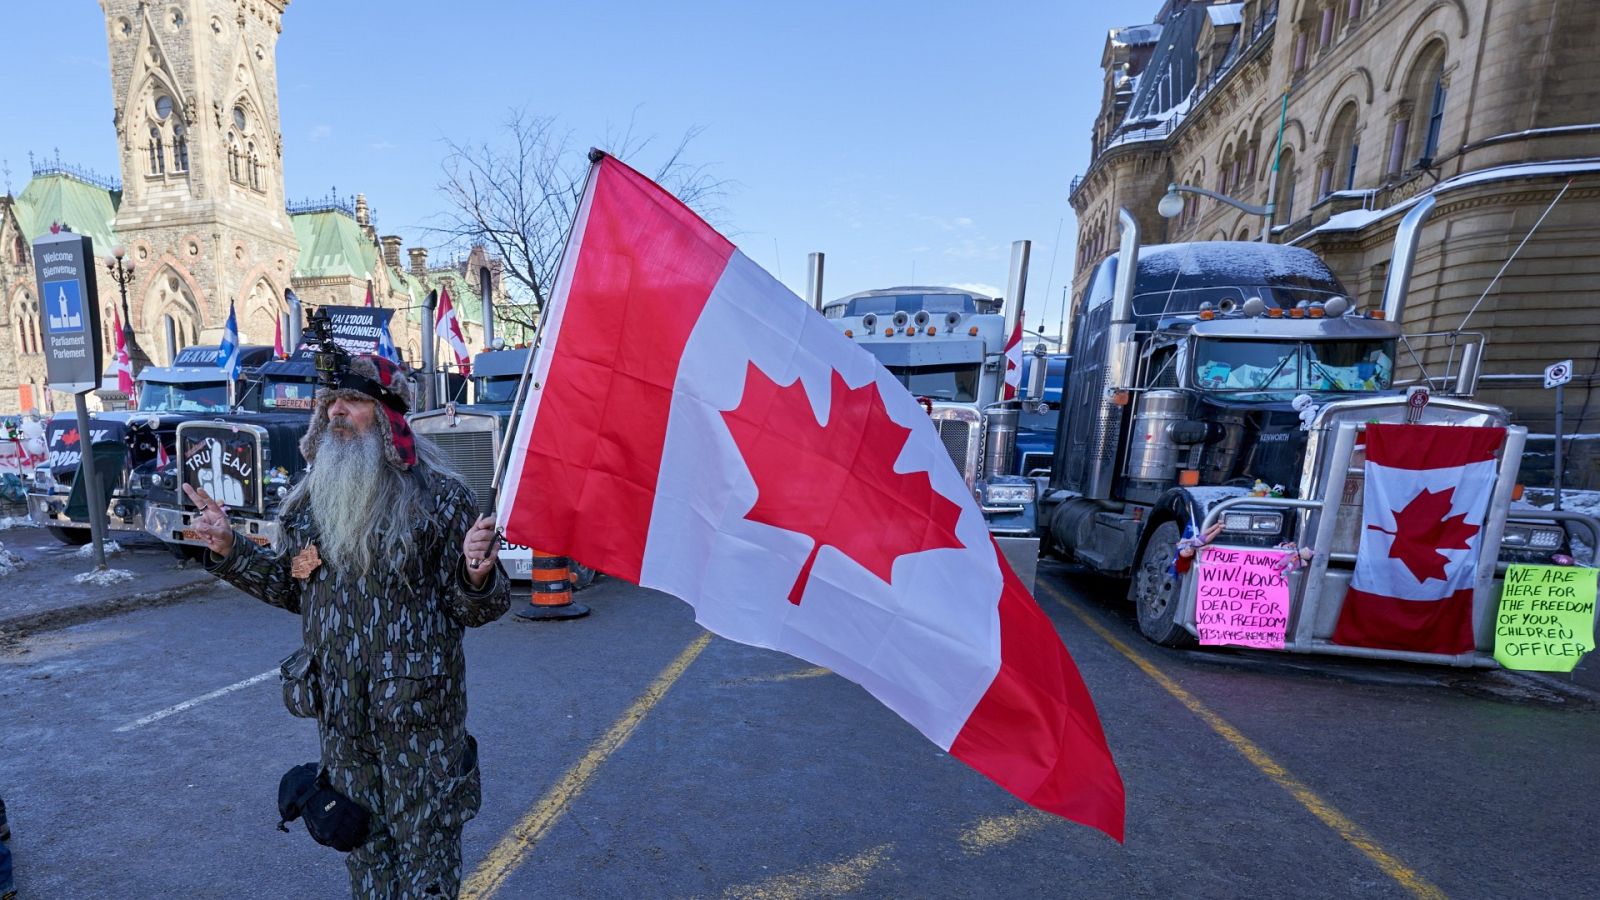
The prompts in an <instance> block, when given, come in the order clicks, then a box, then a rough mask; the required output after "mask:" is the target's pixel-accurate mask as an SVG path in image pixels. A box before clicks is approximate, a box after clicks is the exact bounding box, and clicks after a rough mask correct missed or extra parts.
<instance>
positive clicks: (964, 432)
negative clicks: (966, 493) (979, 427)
mask: <svg viewBox="0 0 1600 900" xmlns="http://www.w3.org/2000/svg"><path fill="white" fill-rule="evenodd" d="M939 440H940V442H941V443H943V444H944V449H945V452H946V453H949V454H950V459H951V461H953V462H954V463H955V464H956V469H958V470H959V471H960V472H961V473H962V474H963V475H965V474H966V472H967V446H968V444H970V443H971V441H972V426H971V425H968V424H967V423H966V422H956V421H952V420H950V419H945V420H944V421H942V422H940V423H939Z"/></svg>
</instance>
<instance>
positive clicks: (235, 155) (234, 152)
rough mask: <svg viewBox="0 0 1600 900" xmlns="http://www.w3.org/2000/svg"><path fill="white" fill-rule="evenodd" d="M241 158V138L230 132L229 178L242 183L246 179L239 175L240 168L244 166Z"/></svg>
mask: <svg viewBox="0 0 1600 900" xmlns="http://www.w3.org/2000/svg"><path fill="white" fill-rule="evenodd" d="M239 157H240V153H239V136H238V135H236V134H234V133H233V132H231V131H230V132H228V177H230V178H232V179H233V180H234V181H241V182H242V181H243V180H244V179H243V178H242V177H241V176H240V174H239V167H240V165H241V164H242V163H241V162H240V158H239Z"/></svg>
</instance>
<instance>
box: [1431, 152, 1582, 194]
mask: <svg viewBox="0 0 1600 900" xmlns="http://www.w3.org/2000/svg"><path fill="white" fill-rule="evenodd" d="M1584 172H1600V159H1597V158H1595V157H1588V158H1585V159H1561V160H1555V161H1552V162H1538V163H1519V164H1517V165H1510V166H1496V167H1494V168H1492V169H1479V170H1478V171H1476V172H1465V173H1463V174H1460V175H1457V176H1456V177H1454V178H1451V179H1449V180H1447V181H1441V182H1439V184H1438V185H1436V186H1435V187H1434V189H1433V193H1435V194H1442V193H1444V192H1445V191H1448V190H1453V189H1455V188H1460V187H1466V186H1467V185H1471V184H1481V183H1483V182H1485V181H1504V180H1507V179H1510V178H1537V177H1538V176H1540V175H1578V174H1581V173H1584Z"/></svg>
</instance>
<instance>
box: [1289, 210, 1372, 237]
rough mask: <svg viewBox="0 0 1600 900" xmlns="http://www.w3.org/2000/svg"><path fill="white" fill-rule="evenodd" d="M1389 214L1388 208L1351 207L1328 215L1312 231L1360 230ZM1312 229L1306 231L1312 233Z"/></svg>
mask: <svg viewBox="0 0 1600 900" xmlns="http://www.w3.org/2000/svg"><path fill="white" fill-rule="evenodd" d="M1388 214H1389V210H1387V209H1349V210H1345V211H1344V212H1342V213H1339V214H1338V215H1333V216H1329V217H1328V221H1326V222H1323V223H1322V224H1321V225H1318V226H1317V227H1316V228H1313V229H1311V231H1360V230H1361V229H1363V228H1365V227H1367V226H1368V225H1369V224H1371V223H1372V222H1373V221H1374V220H1376V219H1381V218H1383V217H1384V216H1386V215H1388ZM1311 231H1308V232H1306V233H1307V234H1310V233H1311Z"/></svg>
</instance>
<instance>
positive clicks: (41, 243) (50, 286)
mask: <svg viewBox="0 0 1600 900" xmlns="http://www.w3.org/2000/svg"><path fill="white" fill-rule="evenodd" d="M33 259H34V269H35V271H36V272H38V279H39V280H38V287H39V318H40V319H41V320H42V321H41V322H40V323H39V324H40V326H41V328H40V331H41V332H43V333H44V354H45V372H46V375H47V377H48V378H49V381H50V385H51V387H52V388H53V389H55V390H58V391H66V392H68V393H70V394H72V395H73V402H74V406H75V407H76V408H77V413H78V433H79V434H81V435H84V436H85V440H86V441H87V443H88V446H87V447H85V448H84V451H83V454H82V456H81V458H80V459H79V460H78V474H77V476H76V477H78V478H83V479H86V480H85V482H84V496H85V497H86V498H87V499H88V503H89V532H90V534H91V535H92V536H93V539H94V564H95V568H96V569H102V570H103V569H105V567H106V551H105V537H106V498H105V497H103V496H101V494H100V482H99V480H98V479H97V478H96V477H95V472H94V439H93V432H92V430H91V429H90V427H89V408H88V406H87V405H85V403H84V394H87V393H88V392H90V391H92V390H95V389H96V388H98V387H99V386H100V371H101V364H102V362H103V361H102V359H101V347H100V302H99V296H100V293H99V291H98V290H97V289H96V285H95V279H94V241H93V240H91V239H90V238H89V237H88V236H87V235H81V234H73V233H72V232H71V231H68V230H67V229H65V228H60V229H52V233H51V234H48V235H45V236H44V237H41V238H39V239H38V240H36V241H34V242H33Z"/></svg>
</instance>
